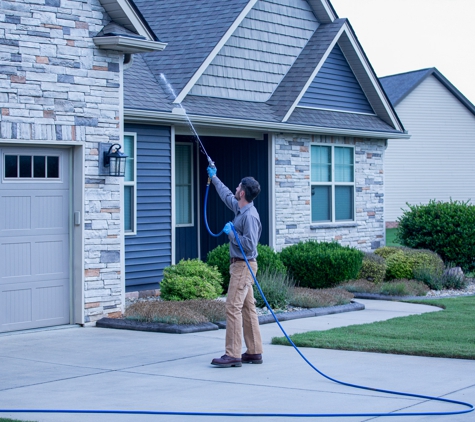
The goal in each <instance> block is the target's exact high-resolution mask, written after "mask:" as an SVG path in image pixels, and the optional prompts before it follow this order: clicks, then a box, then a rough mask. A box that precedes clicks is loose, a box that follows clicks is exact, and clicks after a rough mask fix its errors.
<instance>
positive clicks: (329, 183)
mask: <svg viewBox="0 0 475 422" xmlns="http://www.w3.org/2000/svg"><path fill="white" fill-rule="evenodd" d="M314 146H315V147H329V148H330V151H331V170H330V171H331V181H330V182H312V147H314ZM335 148H349V149H351V150H352V152H353V182H335ZM355 170H356V169H355V147H354V146H351V145H334V144H331V145H330V144H325V143H323V144H320V143H319V144H316V143H315V144H311V145H310V224H312V225H315V224H328V225H334V224H339V223H351V222H355V221H356V192H355V191H356V189H355V186H356V182H355V180H356V172H355ZM312 186H331V220H330V221H328V220H325V221H323V220H321V221H312V198H311V195H312ZM335 186H352V187H353V218H352V219H351V220H336V217H335V208H336V207H335Z"/></svg>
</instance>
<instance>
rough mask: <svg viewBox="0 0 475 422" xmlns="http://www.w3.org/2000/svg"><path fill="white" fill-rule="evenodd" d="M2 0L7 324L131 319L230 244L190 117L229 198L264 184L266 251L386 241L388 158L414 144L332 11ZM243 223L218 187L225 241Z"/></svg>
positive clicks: (241, 4) (270, 3)
mask: <svg viewBox="0 0 475 422" xmlns="http://www.w3.org/2000/svg"><path fill="white" fill-rule="evenodd" d="M2 6H3V8H4V10H5V13H4V14H1V15H0V16H1V18H2V19H3V22H2V25H1V27H0V28H1V30H2V39H1V40H0V51H1V53H2V54H1V57H2V63H1V66H2V72H1V75H0V81H1V87H2V88H1V92H0V98H1V101H0V102H1V104H0V107H1V111H2V112H1V116H0V118H1V120H0V157H1V159H0V172H1V178H0V303H1V304H2V306H1V307H0V331H12V330H20V329H28V328H35V327H44V326H53V325H61V324H82V325H84V324H86V325H87V324H94V323H95V321H96V320H98V319H100V318H102V317H104V316H114V315H119V314H120V312H121V311H122V310H123V308H124V303H125V295H126V292H128V293H127V294H132V293H133V292H138V291H144V290H145V291H147V290H153V289H157V288H158V286H159V282H160V280H161V278H162V274H163V269H164V268H165V267H167V266H169V265H170V264H173V263H176V262H178V261H179V260H180V259H182V258H194V257H200V258H202V259H205V258H206V254H207V252H208V251H209V250H211V249H212V248H214V247H215V246H217V245H218V244H219V243H222V242H224V241H225V239H224V237H223V238H220V239H216V238H212V237H211V236H209V235H208V234H207V232H206V230H205V229H204V226H203V201H204V199H203V196H204V190H205V185H206V180H207V176H206V167H207V164H208V163H207V157H206V156H205V155H204V154H202V153H201V152H200V148H198V145H197V142H196V136H195V135H194V132H193V130H191V125H190V124H189V123H188V122H189V121H190V122H191V124H192V126H193V129H194V130H195V131H196V132H197V134H198V136H199V137H200V139H201V141H202V143H203V146H204V148H205V149H206V152H207V153H208V155H209V156H210V157H212V159H213V160H214V161H215V162H216V166H217V168H218V176H219V177H220V178H221V179H222V180H223V181H224V182H225V183H226V184H227V185H228V186H229V187H230V188H231V189H234V187H235V186H236V185H237V184H238V183H239V181H240V179H241V178H242V177H243V176H246V175H253V176H255V177H256V179H257V180H259V182H260V183H261V186H262V187H263V189H262V193H261V194H260V195H259V197H258V198H257V199H256V206H257V208H258V210H259V213H260V216H261V220H262V223H263V235H262V238H261V243H264V244H268V245H270V246H271V247H273V248H275V249H276V250H280V249H282V248H283V247H285V246H286V245H289V244H292V243H295V242H298V241H300V240H306V239H315V240H321V241H323V240H324V241H330V240H335V241H339V242H341V243H342V244H344V245H351V246H356V247H358V248H361V249H363V250H366V251H370V250H373V249H375V248H377V247H378V246H380V244H381V242H382V241H383V239H384V177H383V167H384V163H383V160H384V152H385V149H386V145H387V142H388V139H398V140H400V139H406V138H408V135H407V133H406V132H405V131H404V128H403V126H402V124H401V122H400V121H399V118H398V116H397V114H396V112H395V111H394V109H393V107H392V105H391V103H390V101H389V100H388V98H387V97H386V95H385V93H384V90H383V89H382V87H381V85H380V83H379V81H378V79H377V77H376V76H375V74H374V71H373V69H372V67H371V65H370V63H369V61H368V59H367V57H366V55H365V54H364V51H363V49H362V47H361V45H360V44H359V42H358V40H357V38H356V36H355V34H354V32H353V29H352V28H351V25H350V24H349V22H348V20H346V19H340V18H338V16H337V14H336V12H335V11H334V9H333V8H332V6H331V4H330V3H329V2H328V1H327V0H308V1H307V0H227V1H223V0H206V1H189V0H187V1H185V0H174V1H173V2H170V1H164V0H137V1H135V2H132V1H131V0H100V1H99V0H87V1H84V0H71V1H68V2H63V1H60V0H39V1H35V2H32V1H24V2H16V1H10V0H6V1H4V2H3V3H2ZM188 119H189V120H188ZM119 147H120V148H119ZM116 149H120V150H121V151H124V152H125V153H126V155H127V163H126V164H127V166H126V174H125V177H115V176H110V175H106V168H105V167H104V164H105V158H104V157H105V155H106V156H107V153H108V152H110V151H112V152H113V151H114V150H116ZM104 154H105V155H104ZM109 168H110V167H109ZM231 218H232V215H230V213H229V211H228V210H227V209H225V207H224V206H223V205H222V203H221V202H220V201H219V200H218V199H217V197H216V194H215V192H213V191H211V193H210V198H209V203H208V220H209V223H210V227H211V228H212V230H214V231H215V232H217V231H219V230H221V228H222V227H223V225H224V224H225V223H226V222H227V221H229V220H230V219H231Z"/></svg>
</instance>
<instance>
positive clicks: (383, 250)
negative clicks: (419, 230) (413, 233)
mask: <svg viewBox="0 0 475 422" xmlns="http://www.w3.org/2000/svg"><path fill="white" fill-rule="evenodd" d="M402 249H404V248H403V247H400V246H382V247H380V248H378V249H376V250H375V251H374V253H375V254H376V255H379V256H380V257H382V258H384V259H388V257H389V256H391V255H392V254H394V253H396V252H398V251H400V250H402Z"/></svg>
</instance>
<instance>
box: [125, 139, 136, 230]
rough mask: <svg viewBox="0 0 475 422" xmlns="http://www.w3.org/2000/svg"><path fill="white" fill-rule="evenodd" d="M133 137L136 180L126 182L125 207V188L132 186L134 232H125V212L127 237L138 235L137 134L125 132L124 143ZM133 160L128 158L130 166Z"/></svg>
mask: <svg viewBox="0 0 475 422" xmlns="http://www.w3.org/2000/svg"><path fill="white" fill-rule="evenodd" d="M126 136H131V137H132V138H133V139H134V141H133V142H134V158H133V166H134V170H133V175H134V176H133V177H134V180H133V181H132V182H131V181H125V180H124V206H125V187H126V186H131V187H132V192H133V195H132V207H131V208H132V230H125V210H124V235H125V236H133V235H136V234H137V133H135V132H124V143H125V137H126ZM130 160H131V158H127V164H126V165H130Z"/></svg>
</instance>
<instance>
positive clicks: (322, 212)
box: [311, 145, 355, 222]
mask: <svg viewBox="0 0 475 422" xmlns="http://www.w3.org/2000/svg"><path fill="white" fill-rule="evenodd" d="M354 171H355V170H354V149H353V148H351V147H337V146H327V145H312V148H311V194H312V195H311V197H312V199H311V206H312V222H336V221H353V220H354V209H355V199H354V191H355V182H354V179H355V177H354Z"/></svg>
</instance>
